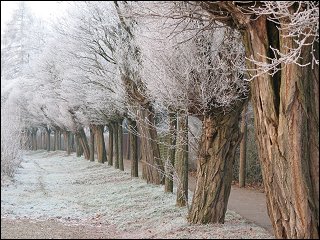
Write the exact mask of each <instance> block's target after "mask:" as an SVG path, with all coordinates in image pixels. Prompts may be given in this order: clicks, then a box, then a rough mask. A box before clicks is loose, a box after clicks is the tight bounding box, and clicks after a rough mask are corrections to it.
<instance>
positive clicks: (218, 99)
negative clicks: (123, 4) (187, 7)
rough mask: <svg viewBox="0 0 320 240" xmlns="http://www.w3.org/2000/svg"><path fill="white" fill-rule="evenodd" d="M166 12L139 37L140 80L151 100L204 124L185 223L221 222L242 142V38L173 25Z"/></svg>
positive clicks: (191, 23) (227, 31) (233, 33)
mask: <svg viewBox="0 0 320 240" xmlns="http://www.w3.org/2000/svg"><path fill="white" fill-rule="evenodd" d="M156 4H157V3H156ZM173 4H174V3H172V4H171V5H170V4H169V6H171V7H172V5H173ZM158 5H159V7H160V8H161V7H163V6H162V4H158ZM166 7H167V8H166V9H164V10H163V12H162V13H161V12H159V11H158V12H157V13H158V14H159V18H156V19H150V18H149V22H148V23H147V24H145V25H146V26H145V29H144V30H145V32H143V31H142V32H141V34H140V35H141V36H144V37H141V44H140V45H141V52H142V54H144V57H145V61H144V62H143V66H144V69H145V71H144V75H143V80H144V81H146V83H147V84H146V85H147V87H148V89H150V92H151V94H152V96H153V98H154V99H157V101H159V102H161V103H162V104H163V105H165V106H167V107H170V108H176V109H177V110H180V111H184V112H186V113H189V114H191V115H194V116H197V117H198V118H199V119H201V120H202V123H203V130H202V137H201V139H200V145H199V150H198V151H199V154H198V166H197V171H198V172H197V175H198V180H197V186H196V190H195V194H194V197H193V202H192V205H191V209H190V213H189V219H190V221H192V222H197V223H205V222H206V221H208V220H209V221H210V222H224V216H225V212H226V209H227V202H228V197H229V194H230V188H231V180H232V165H233V162H234V155H235V149H236V147H237V146H238V143H239V140H240V134H239V128H238V122H239V115H240V113H241V109H242V105H243V103H244V102H245V101H246V95H247V82H246V81H245V80H244V79H243V75H244V72H243V68H244V51H243V48H242V47H241V45H240V44H239V39H240V35H239V33H237V32H236V31H233V30H231V29H230V28H223V26H222V25H220V26H219V25H217V26H216V29H215V30H214V31H201V30H202V28H203V24H202V23H201V21H197V20H191V21H189V20H185V21H177V20H175V19H173V20H172V19H170V18H169V17H166V16H165V14H164V13H165V12H167V10H168V6H166ZM149 9H155V8H154V7H153V8H150V6H149ZM153 12H155V11H153ZM146 14H147V15H149V16H150V15H151V13H149V14H148V13H146ZM161 15H162V16H163V17H162V18H160V16H161ZM147 30H148V31H147ZM178 149H179V146H178ZM178 168H179V167H178Z"/></svg>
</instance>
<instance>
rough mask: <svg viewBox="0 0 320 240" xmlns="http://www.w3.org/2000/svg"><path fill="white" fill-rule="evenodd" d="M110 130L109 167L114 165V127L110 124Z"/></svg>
mask: <svg viewBox="0 0 320 240" xmlns="http://www.w3.org/2000/svg"><path fill="white" fill-rule="evenodd" d="M108 129H109V149H108V150H109V159H108V165H109V166H112V165H113V127H112V123H109V125H108Z"/></svg>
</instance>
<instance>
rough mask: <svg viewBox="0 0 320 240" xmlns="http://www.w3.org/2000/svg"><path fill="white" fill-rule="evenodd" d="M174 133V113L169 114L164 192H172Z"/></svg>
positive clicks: (175, 125)
mask: <svg viewBox="0 0 320 240" xmlns="http://www.w3.org/2000/svg"><path fill="white" fill-rule="evenodd" d="M176 131H177V115H176V113H175V112H170V113H169V151H168V157H167V163H166V164H165V172H166V176H165V184H164V191H165V192H173V174H174V171H173V170H174V165H175V164H174V162H175V154H176V134H177V133H176Z"/></svg>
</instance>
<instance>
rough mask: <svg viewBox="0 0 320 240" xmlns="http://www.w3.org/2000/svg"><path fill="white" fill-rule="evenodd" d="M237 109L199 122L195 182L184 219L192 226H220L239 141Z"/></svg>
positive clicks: (225, 208) (238, 109)
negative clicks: (200, 126) (194, 188)
mask: <svg viewBox="0 0 320 240" xmlns="http://www.w3.org/2000/svg"><path fill="white" fill-rule="evenodd" d="M240 113H241V107H240V106H237V107H236V108H234V111H232V112H229V113H227V114H225V115H223V114H220V115H219V114H215V115H212V116H205V117H204V119H203V127H202V135H201V139H200V146H199V154H198V162H197V176H198V179H197V183H196V190H195V192H194V195H193V199H192V205H191V209H190V212H189V216H188V220H189V221H190V222H192V223H224V218H225V213H226V211H227V204H228V199H229V195H230V189H231V181H232V166H233V163H234V159H235V151H236V148H237V146H238V144H239V142H240V131H239V117H240Z"/></svg>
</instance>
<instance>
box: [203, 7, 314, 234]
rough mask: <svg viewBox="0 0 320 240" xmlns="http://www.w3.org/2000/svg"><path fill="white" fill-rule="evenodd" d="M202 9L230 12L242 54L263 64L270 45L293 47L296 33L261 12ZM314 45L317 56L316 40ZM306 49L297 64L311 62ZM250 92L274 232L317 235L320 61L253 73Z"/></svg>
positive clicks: (283, 50) (231, 24) (219, 8)
mask: <svg viewBox="0 0 320 240" xmlns="http://www.w3.org/2000/svg"><path fill="white" fill-rule="evenodd" d="M239 4H242V7H244V6H243V3H239ZM297 6H298V5H292V6H291V7H290V8H289V9H288V11H296V10H297V9H294V8H296V7H297ZM202 7H203V8H204V9H207V10H209V11H211V12H212V11H215V10H217V9H218V10H219V13H221V12H222V11H225V13H227V15H229V16H230V18H228V19H227V20H226V21H225V23H226V24H228V25H229V26H231V27H233V28H236V29H238V30H240V32H241V33H242V36H243V43H244V46H245V52H246V56H247V57H253V58H254V59H255V60H257V61H260V62H264V63H268V60H267V58H266V57H264V56H267V57H270V58H274V56H273V52H272V51H271V50H270V48H269V46H270V45H271V46H272V47H273V48H276V49H278V50H280V51H281V52H282V53H286V52H287V51H288V49H293V48H296V42H295V40H296V39H294V38H295V37H293V36H290V37H287V38H284V37H282V36H283V34H286V32H285V31H287V29H286V28H284V30H279V28H277V27H279V26H276V25H275V24H274V23H273V22H270V21H268V20H267V17H266V16H259V17H258V18H257V17H256V16H250V15H249V14H244V13H242V12H241V11H240V8H239V7H238V6H237V4H235V3H232V2H219V3H217V4H216V3H210V4H205V3H204V4H203V5H202ZM217 13H218V12H217ZM230 13H231V14H230ZM225 19H226V18H225ZM280 21H281V22H280V24H279V25H280V27H281V26H284V23H288V22H287V21H288V19H285V18H283V19H281V20H280ZM305 31H309V29H305ZM311 40H312V39H310V42H311ZM314 48H315V49H314V50H315V52H314V53H315V54H317V55H318V56H317V59H319V45H318V43H317V42H316V43H315V46H314ZM311 51H312V47H311V45H307V46H304V47H303V48H302V49H301V58H300V59H299V61H300V64H306V63H309V62H310V60H311V59H310V58H311V54H310V52H311ZM247 64H248V67H249V69H255V68H256V66H255V65H254V64H253V63H252V62H247ZM251 94H252V103H253V109H254V115H255V129H256V137H257V140H258V150H259V157H260V161H261V166H262V176H263V182H264V187H265V192H266V196H267V208H268V214H269V217H270V219H271V222H272V225H273V229H274V233H275V236H276V238H315V239H318V238H319V98H318V96H319V65H316V66H313V65H311V64H309V65H307V66H305V67H301V66H298V65H296V64H286V65H282V66H281V70H279V71H278V72H277V73H276V74H275V75H273V76H270V75H268V74H263V75H260V76H258V77H256V78H255V79H254V80H253V81H252V82H251Z"/></svg>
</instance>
